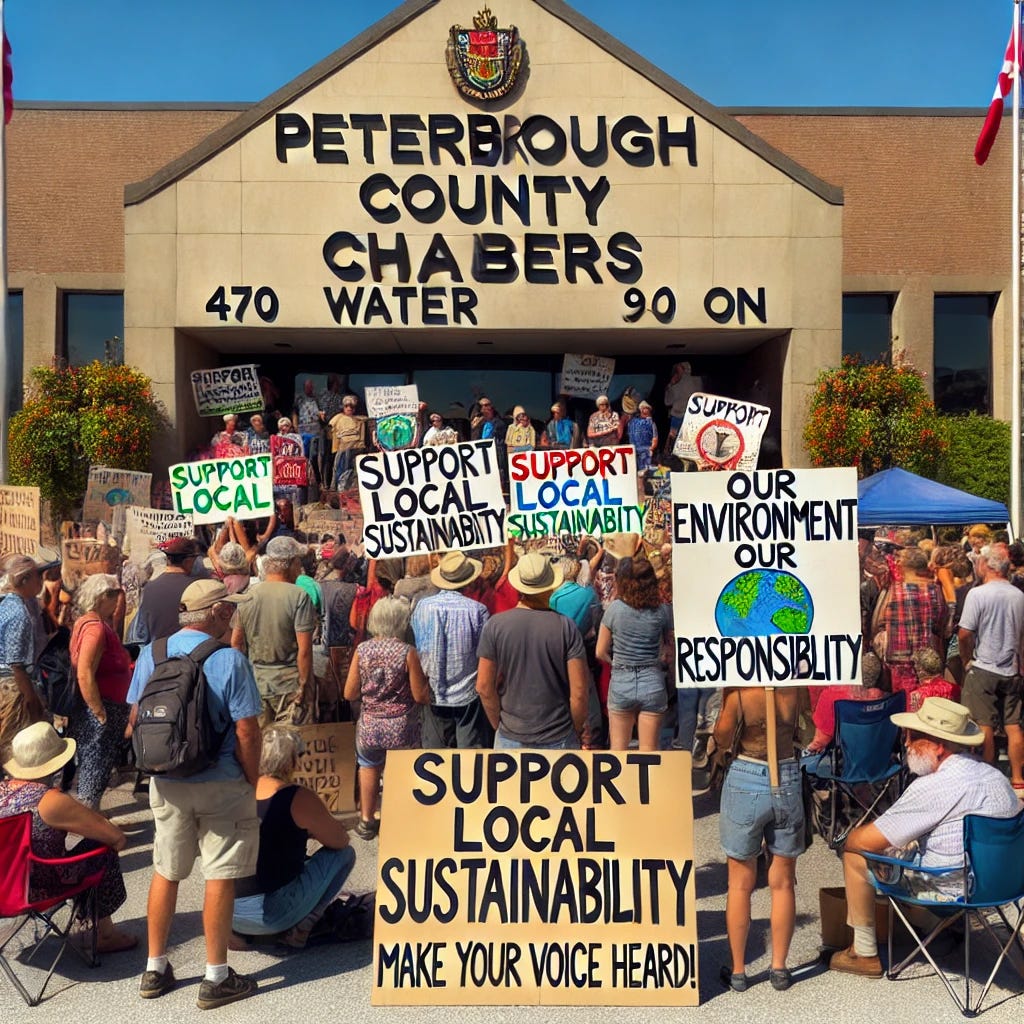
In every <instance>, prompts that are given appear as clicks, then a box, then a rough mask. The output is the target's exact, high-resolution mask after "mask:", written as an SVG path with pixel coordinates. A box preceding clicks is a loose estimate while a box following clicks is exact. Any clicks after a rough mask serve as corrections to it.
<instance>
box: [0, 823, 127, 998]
mask: <svg viewBox="0 0 1024 1024" xmlns="http://www.w3.org/2000/svg"><path fill="white" fill-rule="evenodd" d="M31 840H32V813H31V812H30V811H26V812H25V813H24V814H15V815H12V816H11V817H8V818H0V937H2V939H3V941H2V942H0V968H3V971H4V974H6V975H7V977H8V978H10V979H11V981H12V982H13V983H14V987H15V988H16V989H17V990H18V991H19V992H20V993H21V997H22V998H23V999H24V1000H25V1002H26V1003H28V1005H29V1006H37V1005H38V1004H39V1002H40V1000H41V999H42V998H43V991H44V990H45V989H46V986H47V985H48V984H49V981H50V978H52V977H53V972H54V971H55V970H56V969H57V964H58V963H59V962H60V958H61V957H62V956H63V955H64V950H65V949H67V948H68V946H70V947H71V948H72V949H73V950H75V952H76V953H78V955H79V956H81V958H82V959H83V960H84V961H85V963H86V964H88V965H89V966H90V967H95V966H96V965H97V964H98V963H99V961H98V960H97V958H96V890H97V887H98V886H99V884H100V881H101V880H102V878H103V874H104V871H105V869H106V865H105V864H104V863H103V861H104V859H105V858H106V856H107V853H108V849H107V847H105V846H102V847H100V848H98V849H96V850H90V851H89V852H88V853H80V854H75V855H73V856H68V857H57V858H48V857H37V856H36V855H35V854H34V853H33V852H32V843H31ZM90 862H91V864H94V865H95V870H92V868H91V865H90ZM71 864H84V865H90V866H89V867H86V868H83V869H80V870H83V871H85V872H87V873H86V874H85V875H84V876H83V877H81V879H80V880H79V881H77V882H75V883H73V884H69V885H67V886H65V887H63V888H61V890H60V891H59V892H57V893H53V894H52V895H50V896H47V897H46V898H45V899H40V900H35V901H32V902H30V900H29V882H30V878H31V874H32V870H33V867H34V866H35V865H46V866H50V867H55V868H59V867H63V866H67V865H71ZM19 919H20V921H19ZM76 921H82V922H84V924H85V928H84V930H83V932H82V937H83V939H84V940H85V941H84V943H81V944H80V943H78V942H74V941H72V936H73V934H74V925H75V923H76ZM11 922H13V923H11ZM29 925H31V926H32V928H33V929H34V932H33V934H32V936H31V937H30V938H28V941H26V942H24V943H22V944H21V945H19V946H18V950H17V953H16V954H14V955H9V954H8V947H10V945H11V943H12V942H14V940H15V938H16V937H17V936H18V935H20V934H21V933H22V931H23V930H24V929H25V928H26V927H27V926H29ZM7 928H11V929H12V930H11V931H10V933H9V934H7V933H6V930H7ZM51 936H52V937H53V938H55V939H56V940H57V943H58V946H57V955H56V956H55V957H54V959H53V962H52V963H51V964H50V967H49V970H47V972H46V977H45V978H43V983H42V984H41V985H40V986H39V991H38V992H37V993H36V994H35V995H33V994H32V993H31V992H30V991H29V990H28V989H27V988H26V987H25V985H24V983H23V982H22V981H21V979H20V978H19V977H18V976H17V975H16V974H15V973H14V967H13V962H14V961H15V960H17V961H18V962H19V963H24V964H29V963H31V961H32V959H33V958H34V957H35V955H36V954H37V953H38V952H39V951H40V949H41V947H42V946H43V944H44V943H45V942H46V940H47V939H49V938H50V937H51Z"/></svg>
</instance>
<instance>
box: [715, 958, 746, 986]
mask: <svg viewBox="0 0 1024 1024" xmlns="http://www.w3.org/2000/svg"><path fill="white" fill-rule="evenodd" d="M718 980H719V981H720V982H721V983H722V985H723V986H724V987H725V988H731V989H732V990H733V992H746V991H747V976H746V974H733V973H732V971H731V970H730V969H729V968H728V967H726V966H725V964H723V965H722V968H721V970H719V972H718Z"/></svg>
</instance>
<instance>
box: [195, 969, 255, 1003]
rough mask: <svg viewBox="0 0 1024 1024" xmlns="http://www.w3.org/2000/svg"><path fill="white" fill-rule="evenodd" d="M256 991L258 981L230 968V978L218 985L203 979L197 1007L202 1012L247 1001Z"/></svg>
mask: <svg viewBox="0 0 1024 1024" xmlns="http://www.w3.org/2000/svg"><path fill="white" fill-rule="evenodd" d="M255 991H256V979H255V978H248V977H246V976H245V975H244V974H236V973H235V970H234V968H233V967H229V968H228V976H227V977H226V978H225V979H224V980H223V981H220V982H217V984H214V983H213V982H212V981H207V980H206V979H205V978H204V979H203V982H202V984H201V985H200V986H199V998H198V999H197V1000H196V1006H198V1007H199V1009H200V1010H212V1009H214V1008H215V1007H217V1006H226V1005H227V1004H228V1003H234V1002H237V1001H238V1000H239V999H246V998H248V997H249V996H251V995H252V994H253V993H254V992H255Z"/></svg>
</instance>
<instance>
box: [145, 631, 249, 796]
mask: <svg viewBox="0 0 1024 1024" xmlns="http://www.w3.org/2000/svg"><path fill="white" fill-rule="evenodd" d="M226 647H227V644H222V643H221V642H220V641H219V640H216V639H213V638H212V637H211V638H210V639H209V640H204V641H203V643H201V644H199V646H198V647H196V648H195V650H193V651H192V652H191V653H190V654H183V655H179V656H177V657H173V658H171V657H168V655H167V637H163V638H162V639H160V640H156V641H155V642H154V643H153V674H152V675H151V676H150V677H149V681H148V682H147V683H146V685H145V687H144V688H143V690H142V695H141V696H140V697H139V705H138V713H137V716H136V719H135V727H134V729H133V730H132V749H133V750H134V751H135V764H136V765H137V766H138V768H139V770H140V771H144V772H148V773H149V774H150V775H164V776H167V777H168V778H172V779H181V778H187V777H188V776H189V775H195V774H196V773H197V772H201V771H203V770H204V769H206V768H209V767H210V765H212V764H213V763H214V762H215V761H216V760H217V757H218V755H219V754H220V748H221V745H222V744H223V743H224V738H225V737H226V736H227V734H228V729H230V728H231V723H230V722H229V723H228V726H227V728H226V729H224V730H223V732H218V731H217V730H216V729H215V728H214V727H213V723H212V722H211V721H210V715H209V713H208V711H207V708H206V697H207V693H206V687H207V683H206V675H205V674H204V672H203V663H204V662H205V661H206V659H207V658H208V657H209V656H210V655H211V654H213V653H215V652H216V651H219V650H222V649H224V648H226Z"/></svg>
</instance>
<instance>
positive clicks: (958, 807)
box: [829, 697, 1020, 978]
mask: <svg viewBox="0 0 1024 1024" xmlns="http://www.w3.org/2000/svg"><path fill="white" fill-rule="evenodd" d="M892 722H893V724H894V725H897V726H899V727H900V728H901V729H905V730H906V749H907V767H908V768H909V769H910V771H911V773H912V774H914V775H916V776H917V778H916V779H915V780H914V781H913V782H912V783H911V784H910V786H908V787H907V789H906V791H905V792H904V794H903V795H902V796H901V797H900V798H899V800H897V801H896V803H894V804H893V805H892V807H890V808H889V810H887V811H886V812H885V813H884V814H883V815H881V816H880V817H879V818H877V819H876V820H875V821H872V822H869V823H868V824H866V825H861V826H860V828H856V829H854V830H853V831H852V832H851V833H850V836H849V838H848V839H847V841H846V849H845V851H844V853H843V875H844V878H845V882H846V904H847V908H848V909H847V924H849V925H850V927H851V928H852V929H853V945H852V946H851V947H850V948H849V949H843V950H840V951H839V952H837V953H833V954H832V959H831V960H830V961H829V967H830V968H831V969H832V970H833V971H842V972H843V973H844V974H859V975H861V976H862V977H865V978H880V977H881V976H882V962H881V960H880V959H879V957H878V942H877V939H876V937H875V890H874V886H873V885H872V884H871V880H870V878H869V877H868V868H867V861H866V860H865V859H864V857H862V856H861V855H860V853H858V852H857V851H860V850H863V851H864V852H866V853H879V854H884V853H886V851H887V850H890V848H892V847H895V848H896V850H898V851H900V852H898V853H897V854H895V855H896V856H900V857H904V856H905V857H907V859H910V854H911V849H912V848H913V846H915V845H916V853H914V855H913V859H914V861H915V863H917V864H920V865H921V866H922V867H927V868H951V867H958V866H962V865H963V860H964V847H963V818H964V816H965V815H967V814H983V815H986V816H988V817H992V818H1012V817H1013V816H1014V815H1015V814H1016V813H1017V812H1018V811H1019V810H1020V805H1019V803H1018V802H1017V796H1016V794H1015V793H1014V791H1013V787H1012V786H1011V785H1010V782H1009V780H1008V779H1007V778H1006V776H1004V775H1003V774H1002V773H1001V772H1000V771H999V770H998V769H996V768H994V767H992V766H991V765H988V764H985V763H984V762H983V761H979V760H978V759H977V758H975V757H971V756H970V755H969V754H968V752H967V751H968V748H978V747H980V746H981V744H982V743H983V742H984V736H983V734H982V731H981V729H980V728H979V727H978V726H977V725H976V724H975V723H974V722H972V721H971V719H970V713H969V712H968V710H967V708H965V707H964V706H963V705H962V704H954V703H953V701H951V700H945V699H944V698H942V697H928V698H927V699H926V700H925V701H924V703H923V704H922V705H921V708H920V710H918V711H917V712H909V711H908V712H904V713H902V714H897V715H893V716H892ZM927 877H928V876H926V875H919V876H916V877H915V885H916V878H922V879H924V878H927ZM935 888H936V894H935V896H936V900H943V899H948V898H950V897H949V896H948V895H946V894H944V893H943V892H942V890H941V883H938V884H937V885H936V886H935ZM918 895H920V891H919V892H918ZM953 895H954V896H955V893H954V894H953Z"/></svg>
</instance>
